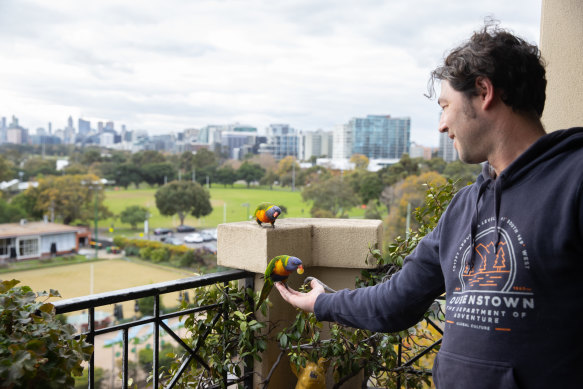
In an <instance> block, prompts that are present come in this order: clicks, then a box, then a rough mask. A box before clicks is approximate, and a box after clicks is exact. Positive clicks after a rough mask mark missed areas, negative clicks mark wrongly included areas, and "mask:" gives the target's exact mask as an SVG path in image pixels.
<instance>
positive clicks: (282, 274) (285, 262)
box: [255, 255, 304, 310]
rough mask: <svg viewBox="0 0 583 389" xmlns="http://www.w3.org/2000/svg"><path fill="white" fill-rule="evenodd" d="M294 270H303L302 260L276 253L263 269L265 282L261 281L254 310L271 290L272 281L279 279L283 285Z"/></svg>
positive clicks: (300, 271)
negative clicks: (259, 292) (261, 286)
mask: <svg viewBox="0 0 583 389" xmlns="http://www.w3.org/2000/svg"><path fill="white" fill-rule="evenodd" d="M294 270H297V272H298V274H302V273H303V272H304V266H303V265H302V261H301V260H300V259H299V258H297V257H292V256H290V255H278V256H277V257H274V258H273V259H272V260H271V261H269V264H268V265H267V269H265V276H264V279H265V282H264V283H263V289H261V294H260V295H259V301H258V302H257V305H255V310H257V309H259V307H260V306H261V304H262V303H263V301H265V299H266V298H267V296H268V295H269V292H271V288H273V283H274V282H278V281H281V282H283V283H284V285H285V282H286V281H287V277H289V275H290V274H291V273H292V272H293V271H294Z"/></svg>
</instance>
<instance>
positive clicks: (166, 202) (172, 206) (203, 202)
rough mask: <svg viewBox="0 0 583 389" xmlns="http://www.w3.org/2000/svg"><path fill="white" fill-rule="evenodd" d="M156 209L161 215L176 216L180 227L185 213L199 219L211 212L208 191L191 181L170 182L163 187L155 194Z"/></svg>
mask: <svg viewBox="0 0 583 389" xmlns="http://www.w3.org/2000/svg"><path fill="white" fill-rule="evenodd" d="M155 197H156V207H158V210H159V211H160V213H161V214H162V215H165V216H172V215H176V214H178V217H179V218H180V225H183V224H184V218H185V217H186V214H187V213H190V214H191V215H192V216H194V217H196V218H199V217H201V216H206V215H208V214H210V213H211V212H212V210H213V207H212V206H211V202H210V194H209V192H208V190H206V189H205V188H203V187H202V186H201V185H200V184H198V183H196V182H191V181H172V182H170V183H169V184H167V185H164V186H163V187H161V188H160V189H158V191H156V194H155Z"/></svg>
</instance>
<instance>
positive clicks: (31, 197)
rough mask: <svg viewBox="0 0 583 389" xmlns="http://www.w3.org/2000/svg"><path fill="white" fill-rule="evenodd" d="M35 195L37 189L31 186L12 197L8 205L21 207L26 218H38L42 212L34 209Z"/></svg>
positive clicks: (36, 194)
mask: <svg viewBox="0 0 583 389" xmlns="http://www.w3.org/2000/svg"><path fill="white" fill-rule="evenodd" d="M37 197H38V189H37V188H34V187H31V188H29V189H28V190H26V191H24V192H20V193H19V194H17V195H15V196H14V197H12V199H11V201H10V205H12V206H13V207H17V208H20V209H22V210H23V211H24V213H25V215H26V217H27V218H31V219H37V220H38V219H40V218H42V217H43V212H42V211H39V210H37V209H36V199H37Z"/></svg>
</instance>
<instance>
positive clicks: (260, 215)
mask: <svg viewBox="0 0 583 389" xmlns="http://www.w3.org/2000/svg"><path fill="white" fill-rule="evenodd" d="M279 215H281V208H279V207H278V206H277V205H274V204H271V203H261V204H259V205H258V206H257V209H256V210H255V214H254V216H255V221H256V222H257V224H259V225H261V223H271V226H272V227H274V228H275V225H274V223H275V219H277V217H278V216H279Z"/></svg>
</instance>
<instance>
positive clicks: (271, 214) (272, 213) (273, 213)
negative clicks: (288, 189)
mask: <svg viewBox="0 0 583 389" xmlns="http://www.w3.org/2000/svg"><path fill="white" fill-rule="evenodd" d="M280 214H281V208H279V207H278V206H277V205H274V206H272V207H270V208H269V209H268V210H267V211H265V216H267V217H268V218H269V220H271V221H275V219H277V217H278V216H279V215H280Z"/></svg>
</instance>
